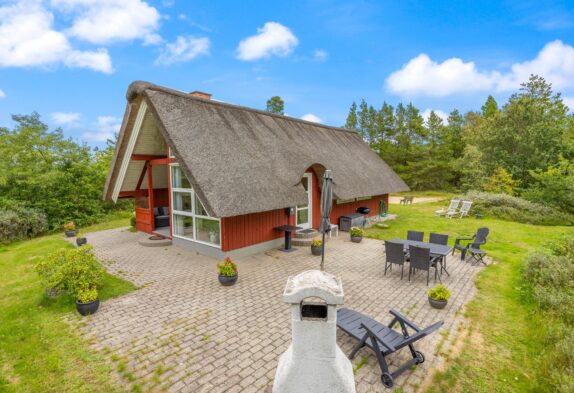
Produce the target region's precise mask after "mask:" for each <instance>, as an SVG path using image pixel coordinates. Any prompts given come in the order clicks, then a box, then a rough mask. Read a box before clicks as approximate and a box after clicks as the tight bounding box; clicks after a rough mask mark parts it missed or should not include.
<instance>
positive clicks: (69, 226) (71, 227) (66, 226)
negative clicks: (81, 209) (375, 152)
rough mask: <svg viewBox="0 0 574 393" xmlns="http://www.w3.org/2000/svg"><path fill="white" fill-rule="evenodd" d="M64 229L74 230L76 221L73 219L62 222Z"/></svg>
mask: <svg viewBox="0 0 574 393" xmlns="http://www.w3.org/2000/svg"><path fill="white" fill-rule="evenodd" d="M64 229H65V230H66V231H74V230H76V223H75V222H74V221H70V222H67V223H65V224H64Z"/></svg>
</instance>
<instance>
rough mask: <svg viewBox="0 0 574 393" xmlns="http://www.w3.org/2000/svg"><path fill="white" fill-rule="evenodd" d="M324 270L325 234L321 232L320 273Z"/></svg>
mask: <svg viewBox="0 0 574 393" xmlns="http://www.w3.org/2000/svg"><path fill="white" fill-rule="evenodd" d="M323 270H325V232H323V241H322V242H321V271H323Z"/></svg>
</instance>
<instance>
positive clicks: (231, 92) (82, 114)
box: [0, 0, 574, 146]
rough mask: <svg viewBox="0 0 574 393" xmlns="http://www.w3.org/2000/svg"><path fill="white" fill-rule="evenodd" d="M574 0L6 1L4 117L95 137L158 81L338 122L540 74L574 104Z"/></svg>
mask: <svg viewBox="0 0 574 393" xmlns="http://www.w3.org/2000/svg"><path fill="white" fill-rule="evenodd" d="M573 46H574V1H562V2H554V1H517V2H512V1H502V2H487V1H480V2H479V1H456V2H453V1H427V2H422V1H419V2H417V1H400V2H399V1H380V2H367V1H356V2H348V3H347V2H334V1H293V2H269V1H265V2H263V1H261V2H257V1H242V2H231V1H204V2H199V1H171V0H163V1H145V0H123V1H119V0H51V1H28V0H26V1H3V0H0V125H1V126H11V125H12V124H11V120H10V115H11V114H13V113H18V114H27V113H30V112H32V111H38V112H39V113H40V114H41V115H42V118H43V120H44V121H45V122H47V123H48V124H49V125H50V126H51V127H58V126H61V127H62V128H63V129H64V132H65V134H66V135H67V136H70V137H73V138H75V139H78V140H84V141H86V142H87V143H89V144H91V145H94V146H96V145H99V146H101V145H102V144H103V141H104V140H105V138H106V137H107V136H109V135H111V134H112V133H113V132H115V131H116V130H117V129H118V127H119V124H120V122H121V117H122V115H123V112H124V109H125V92H126V89H127V86H128V85H129V83H130V82H132V81H134V80H146V81H150V82H153V83H156V84H160V85H165V86H168V87H171V88H175V89H178V90H183V91H192V90H201V91H205V92H209V93H212V94H213V97H214V98H215V99H219V100H223V101H226V102H230V103H235V104H240V105H245V106H249V107H254V108H264V106H265V101H266V100H267V99H268V98H269V97H270V96H273V95H280V96H281V97H282V98H283V99H284V100H285V106H286V112H287V114H288V115H290V116H294V117H303V116H306V118H308V119H314V120H316V121H321V122H323V123H325V124H330V125H336V126H340V125H342V124H343V123H344V121H345V117H346V114H347V111H348V108H349V105H350V104H351V102H353V101H360V100H361V99H362V98H365V99H366V100H367V101H368V102H369V103H371V104H373V105H375V106H380V105H381V104H382V102H383V101H387V102H389V103H392V104H396V103H398V102H401V101H402V102H413V103H414V104H415V106H417V107H418V108H420V109H421V111H425V110H428V109H433V110H437V111H442V112H445V113H447V112H449V111H450V110H451V109H453V108H458V109H459V110H461V111H467V110H471V109H478V108H479V107H480V106H481V105H482V103H483V102H484V100H485V98H486V97H487V95H488V94H493V95H494V96H495V98H496V99H497V100H498V101H499V102H503V101H505V100H506V99H507V98H508V96H509V95H510V94H511V93H512V92H514V91H516V89H517V88H518V86H519V84H520V82H523V81H524V80H526V79H527V78H528V75H529V74H530V73H532V72H534V73H538V74H541V75H543V76H545V77H546V78H547V79H548V80H549V81H550V82H552V83H553V84H554V86H555V88H556V90H558V91H561V92H562V93H563V96H564V97H565V100H566V102H567V104H568V105H569V106H570V107H571V108H574V48H573Z"/></svg>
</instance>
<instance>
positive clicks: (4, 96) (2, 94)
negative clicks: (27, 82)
mask: <svg viewBox="0 0 574 393" xmlns="http://www.w3.org/2000/svg"><path fill="white" fill-rule="evenodd" d="M2 98H6V93H4V90H2V89H0V100H1V99H2Z"/></svg>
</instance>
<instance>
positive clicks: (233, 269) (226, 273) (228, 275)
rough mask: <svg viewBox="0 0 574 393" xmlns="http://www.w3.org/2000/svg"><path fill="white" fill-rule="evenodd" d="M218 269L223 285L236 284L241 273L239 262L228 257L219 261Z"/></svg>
mask: <svg viewBox="0 0 574 393" xmlns="http://www.w3.org/2000/svg"><path fill="white" fill-rule="evenodd" d="M217 269H218V270H219V276H218V279H219V282H220V283H221V285H224V286H230V285H233V284H235V282H236V281H237V277H238V275H239V274H238V272H237V264H235V263H234V262H233V261H232V260H231V258H229V257H227V258H225V259H224V260H223V261H221V262H219V263H218V264H217Z"/></svg>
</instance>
